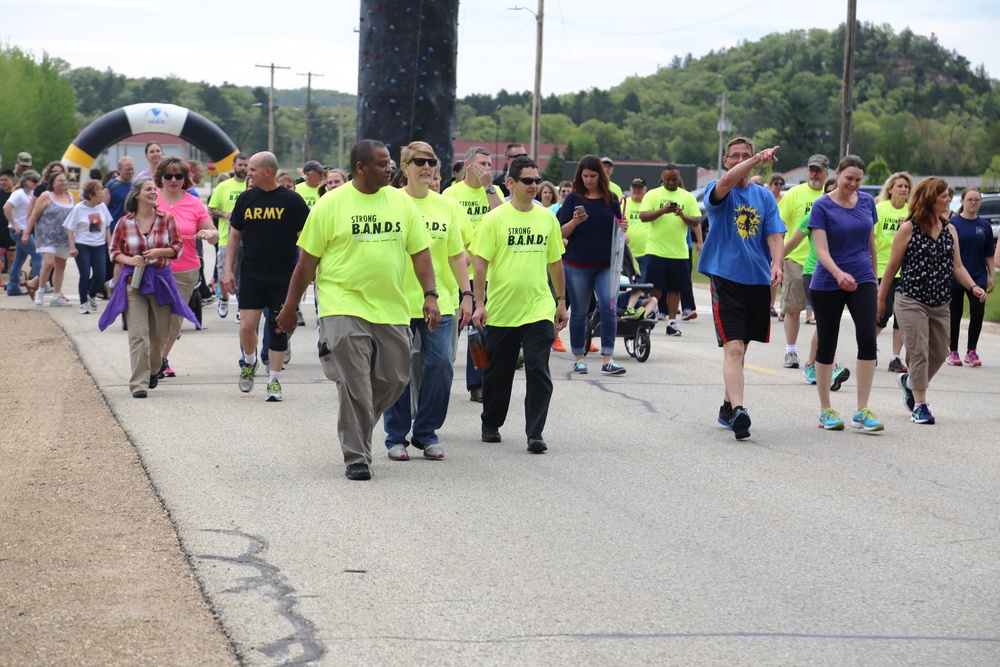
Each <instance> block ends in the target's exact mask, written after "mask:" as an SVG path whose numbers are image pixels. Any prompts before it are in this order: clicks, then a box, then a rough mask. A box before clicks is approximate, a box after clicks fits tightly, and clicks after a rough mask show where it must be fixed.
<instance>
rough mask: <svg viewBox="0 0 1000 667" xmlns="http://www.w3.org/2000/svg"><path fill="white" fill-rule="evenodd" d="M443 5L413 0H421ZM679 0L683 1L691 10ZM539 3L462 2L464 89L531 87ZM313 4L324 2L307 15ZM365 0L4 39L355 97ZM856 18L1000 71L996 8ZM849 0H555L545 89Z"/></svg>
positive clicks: (139, 72) (215, 77) (120, 16)
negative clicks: (928, 40)
mask: <svg viewBox="0 0 1000 667" xmlns="http://www.w3.org/2000/svg"><path fill="white" fill-rule="evenodd" d="M433 1H434V0H386V2H409V3H411V4H412V5H413V6H414V7H417V6H419V5H420V3H421V2H433ZM682 4H683V6H678V5H682ZM516 5H523V6H528V7H530V8H531V9H532V10H535V9H537V0H519V1H515V0H462V2H461V5H460V10H459V47H458V51H459V53H458V95H459V96H465V95H468V94H471V93H496V92H497V91H498V90H499V89H500V88H506V89H507V90H509V91H522V90H531V89H532V87H533V85H534V52H535V17H534V16H533V15H532V13H530V12H528V11H511V10H509V9H508V7H513V6H516ZM309 7H315V9H309ZM359 9H360V3H359V2H358V1H357V0H298V1H296V2H265V1H264V0H237V1H234V2H225V1H220V0H199V1H193V0H166V1H164V0H159V1H150V2H145V3H143V2H141V0H31V1H29V2H25V1H24V0H0V17H3V20H2V23H3V27H2V28H0V40H3V41H4V42H6V43H8V44H15V45H17V46H20V47H21V48H23V49H26V50H29V51H32V52H34V53H35V54H36V55H37V56H40V55H41V53H42V52H43V51H47V52H48V53H49V54H50V55H52V56H55V57H59V58H62V59H64V60H66V61H68V62H69V63H70V64H71V65H72V66H74V67H84V66H90V67H95V68H98V69H101V70H103V69H105V68H107V67H111V68H112V69H113V70H114V71H115V72H117V73H121V74H125V75H127V76H130V77H144V76H145V77H153V76H160V77H165V76H169V75H171V74H174V75H176V76H179V77H181V78H184V79H188V80H191V81H207V82H209V83H213V84H221V83H222V82H223V81H228V82H230V83H235V84H238V85H250V86H257V85H260V86H267V85H268V81H269V75H268V71H267V70H265V69H257V68H255V67H254V65H256V64H268V63H271V62H274V63H275V64H278V65H285V66H288V67H291V68H292V69H290V70H279V71H278V73H277V74H276V78H275V86H276V87H278V88H295V87H304V86H305V82H306V79H305V77H300V76H296V75H295V74H296V73H298V72H307V71H312V72H316V73H319V74H323V78H318V79H314V82H313V85H314V87H316V88H325V89H333V90H341V91H345V92H350V93H354V92H356V91H357V63H358V35H357V33H356V32H355V29H356V28H357V27H358V16H359V13H360V11H359ZM857 12H858V19H859V20H860V21H868V22H872V23H876V24H882V23H888V24H890V25H891V26H892V27H893V30H895V31H896V32H897V33H898V32H900V31H901V30H902V29H903V28H905V27H907V26H909V27H910V29H911V30H913V31H914V32H915V33H917V34H922V35H930V34H931V33H932V32H933V33H935V34H936V35H937V36H938V41H939V43H940V44H941V45H942V46H944V47H945V48H946V49H948V50H952V49H954V50H955V51H957V52H958V53H960V54H961V55H963V56H965V57H966V58H967V59H968V60H969V61H970V62H971V63H972V66H973V67H975V66H976V65H979V64H980V63H982V64H984V65H985V66H986V71H987V72H988V73H989V74H990V76H992V77H993V78H1000V49H998V48H997V43H996V42H997V39H998V36H1000V2H998V0H966V1H964V2H962V3H947V2H941V1H940V0H861V2H858V9H857ZM846 15H847V2H846V1H843V2H812V3H807V4H806V5H799V4H797V3H794V2H773V1H771V2H767V1H765V0H719V1H718V2H714V3H713V2H706V3H705V4H702V3H677V2H671V1H670V0H621V1H615V0H611V1H610V2H609V1H607V0H546V2H545V22H544V25H545V35H544V37H545V47H544V53H545V58H544V66H543V74H542V92H543V94H544V95H548V94H549V93H557V94H559V93H566V92H575V91H577V90H581V89H586V88H590V87H593V86H597V87H600V88H609V87H611V86H613V85H616V84H618V83H620V82H621V81H622V80H623V79H624V78H625V77H626V76H629V75H640V76H645V75H648V74H652V73H654V72H655V71H656V68H657V66H658V65H667V64H669V62H670V61H671V60H672V59H673V57H674V56H675V55H679V56H681V57H683V56H684V55H686V54H688V53H691V54H692V55H694V56H695V57H698V56H701V55H704V54H705V53H708V52H709V51H711V50H713V49H722V48H726V47H730V46H734V45H736V44H738V43H739V42H740V41H742V40H749V41H754V40H757V39H759V38H760V37H762V36H764V35H766V34H769V33H773V32H781V33H783V32H787V31H789V30H795V29H810V28H824V29H828V30H832V29H834V28H835V27H836V26H837V25H839V24H840V23H842V22H843V21H844V20H845V18H846Z"/></svg>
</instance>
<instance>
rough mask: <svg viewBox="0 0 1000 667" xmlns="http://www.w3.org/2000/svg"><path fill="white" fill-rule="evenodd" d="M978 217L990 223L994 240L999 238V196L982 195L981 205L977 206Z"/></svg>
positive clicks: (995, 194) (996, 194)
mask: <svg viewBox="0 0 1000 667" xmlns="http://www.w3.org/2000/svg"><path fill="white" fill-rule="evenodd" d="M979 217H981V218H983V219H984V220H986V221H987V222H988V223H990V227H992V228H993V238H994V239H995V238H997V237H1000V194H998V193H993V194H986V195H983V203H982V204H981V205H980V206H979Z"/></svg>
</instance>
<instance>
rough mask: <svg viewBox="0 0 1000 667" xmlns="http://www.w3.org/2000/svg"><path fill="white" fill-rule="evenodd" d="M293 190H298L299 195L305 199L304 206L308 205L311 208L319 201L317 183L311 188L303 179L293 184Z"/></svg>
mask: <svg viewBox="0 0 1000 667" xmlns="http://www.w3.org/2000/svg"><path fill="white" fill-rule="evenodd" d="M295 191H296V192H298V193H299V196H300V197H302V198H303V199H304V200H305V202H306V206H308V207H309V208H312V207H313V206H315V205H316V202H317V201H319V186H318V185H317V186H316V187H314V188H312V187H309V184H308V183H306V182H305V181H302V182H301V183H299V184H298V185H296V186H295Z"/></svg>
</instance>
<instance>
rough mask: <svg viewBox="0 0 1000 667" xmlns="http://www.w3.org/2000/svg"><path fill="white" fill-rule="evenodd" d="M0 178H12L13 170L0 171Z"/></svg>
mask: <svg viewBox="0 0 1000 667" xmlns="http://www.w3.org/2000/svg"><path fill="white" fill-rule="evenodd" d="M0 176H10V177H11V178H14V170H13V169H4V170H3V171H0Z"/></svg>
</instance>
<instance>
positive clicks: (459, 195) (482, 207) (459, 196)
mask: <svg viewBox="0 0 1000 667" xmlns="http://www.w3.org/2000/svg"><path fill="white" fill-rule="evenodd" d="M497 195H498V196H499V197H500V199H503V193H502V192H500V190H499V189H498V190H497ZM441 196H442V197H450V198H451V199H454V200H455V201H457V202H458V205H459V206H461V207H462V208H463V209H465V215H466V217H467V218H468V220H469V225H470V226H471V228H472V232H473V234H475V231H476V230H477V229H479V223H480V222H481V221H482V219H483V216H484V215H486V214H487V213H489V212H490V199H489V196H488V195H487V194H486V188H470V187H469V186H468V185H467V184H466V183H465V181H457V182H455V183H452V184H451V185H449V186H448V187H447V188H445V190H444V192H442V193H441ZM469 243H471V240H469V241H466V245H468V244H469ZM469 279H470V280H471V279H472V264H470V265H469Z"/></svg>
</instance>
